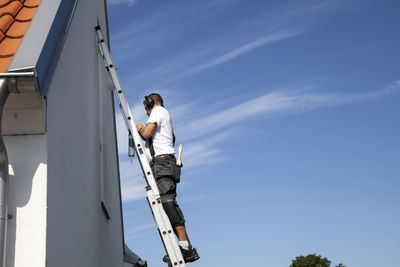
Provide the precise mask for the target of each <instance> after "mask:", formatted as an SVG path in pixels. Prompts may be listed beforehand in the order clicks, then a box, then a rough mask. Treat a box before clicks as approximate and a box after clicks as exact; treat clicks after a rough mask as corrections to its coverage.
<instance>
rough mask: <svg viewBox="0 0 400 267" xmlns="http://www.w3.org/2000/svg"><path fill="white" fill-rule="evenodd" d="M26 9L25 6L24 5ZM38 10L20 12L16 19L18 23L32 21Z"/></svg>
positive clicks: (22, 10) (28, 9)
mask: <svg viewBox="0 0 400 267" xmlns="http://www.w3.org/2000/svg"><path fill="white" fill-rule="evenodd" d="M24 7H25V5H24ZM36 9H37V8H23V9H21V10H20V11H19V12H18V15H17V16H16V17H15V20H16V21H31V20H32V18H33V15H35V12H36Z"/></svg>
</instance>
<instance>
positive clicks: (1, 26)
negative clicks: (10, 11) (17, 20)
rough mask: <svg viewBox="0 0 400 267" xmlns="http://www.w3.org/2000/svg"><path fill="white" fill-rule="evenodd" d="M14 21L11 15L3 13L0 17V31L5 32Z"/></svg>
mask: <svg viewBox="0 0 400 267" xmlns="http://www.w3.org/2000/svg"><path fill="white" fill-rule="evenodd" d="M13 22H14V18H13V17H12V16H11V15H3V16H1V17H0V31H2V32H3V33H5V32H6V31H7V30H8V28H10V26H11V24H12V23H13Z"/></svg>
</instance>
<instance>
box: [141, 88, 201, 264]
mask: <svg viewBox="0 0 400 267" xmlns="http://www.w3.org/2000/svg"><path fill="white" fill-rule="evenodd" d="M143 104H144V107H145V109H146V113H147V116H149V118H148V120H147V124H146V125H145V126H143V125H142V124H140V123H139V124H137V126H136V129H137V130H138V132H139V134H140V136H141V137H142V138H143V139H144V140H146V141H147V143H146V145H148V148H149V149H150V153H151V156H152V160H151V162H150V166H151V170H152V172H153V175H154V178H155V179H156V182H157V187H158V189H159V191H160V196H161V202H162V206H163V208H164V210H165V213H166V214H167V216H168V218H169V220H170V222H171V225H172V227H173V228H174V232H175V234H176V236H177V237H178V240H179V247H180V250H181V252H182V256H183V258H184V260H185V262H193V261H196V260H198V259H199V258H200V257H199V255H198V254H197V251H196V249H195V248H193V247H192V245H191V244H190V241H189V238H188V235H187V233H186V228H185V219H184V217H183V214H182V211H181V209H180V208H179V205H178V204H177V202H176V185H177V183H179V181H180V173H181V167H182V164H181V163H180V162H177V161H176V158H175V150H174V143H175V135H174V132H173V126H172V121H171V117H170V114H169V112H168V111H167V110H166V109H165V108H164V103H163V99H162V97H161V96H160V95H159V94H150V95H148V96H145V99H144V101H143ZM163 261H164V262H167V263H170V259H169V257H168V255H165V256H164V258H163Z"/></svg>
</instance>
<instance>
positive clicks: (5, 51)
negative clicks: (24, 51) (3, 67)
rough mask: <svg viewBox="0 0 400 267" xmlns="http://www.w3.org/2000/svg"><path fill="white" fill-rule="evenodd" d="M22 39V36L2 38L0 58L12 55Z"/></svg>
mask: <svg viewBox="0 0 400 267" xmlns="http://www.w3.org/2000/svg"><path fill="white" fill-rule="evenodd" d="M21 41H22V38H18V39H11V38H7V37H6V38H4V40H3V41H2V42H1V43H0V58H4V57H10V56H11V57H12V56H13V55H14V53H15V52H16V51H17V48H18V46H19V43H20V42H21Z"/></svg>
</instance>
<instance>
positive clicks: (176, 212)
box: [162, 201, 185, 227]
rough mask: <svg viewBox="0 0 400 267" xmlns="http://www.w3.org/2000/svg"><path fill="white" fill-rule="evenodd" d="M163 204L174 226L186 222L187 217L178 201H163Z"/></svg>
mask: <svg viewBox="0 0 400 267" xmlns="http://www.w3.org/2000/svg"><path fill="white" fill-rule="evenodd" d="M162 205H163V208H164V211H165V213H166V214H167V216H168V218H169V220H170V222H171V225H172V226H173V227H175V226H179V225H183V224H185V218H184V217H183V213H182V211H181V209H180V208H179V205H178V203H176V201H168V202H163V203H162Z"/></svg>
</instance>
